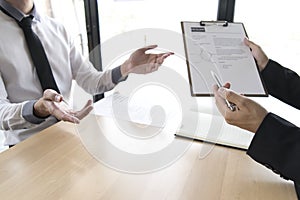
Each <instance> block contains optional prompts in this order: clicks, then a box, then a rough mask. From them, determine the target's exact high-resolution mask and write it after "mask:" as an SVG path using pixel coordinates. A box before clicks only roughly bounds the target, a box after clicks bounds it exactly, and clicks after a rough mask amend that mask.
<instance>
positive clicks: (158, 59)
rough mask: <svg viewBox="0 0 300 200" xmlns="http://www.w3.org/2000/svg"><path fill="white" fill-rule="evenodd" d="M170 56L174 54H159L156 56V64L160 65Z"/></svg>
mask: <svg viewBox="0 0 300 200" xmlns="http://www.w3.org/2000/svg"><path fill="white" fill-rule="evenodd" d="M171 55H174V53H173V52H168V53H161V54H158V55H157V56H158V58H157V63H158V64H162V63H163V62H164V60H165V59H166V58H167V57H169V56H171Z"/></svg>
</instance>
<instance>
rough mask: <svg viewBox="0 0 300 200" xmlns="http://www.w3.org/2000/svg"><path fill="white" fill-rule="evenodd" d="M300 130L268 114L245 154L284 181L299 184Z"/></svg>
mask: <svg viewBox="0 0 300 200" xmlns="http://www.w3.org/2000/svg"><path fill="white" fill-rule="evenodd" d="M299 152H300V128H299V127H297V126H295V125H294V124H292V123H290V122H288V121H286V120H284V119H282V118H281V117H279V116H277V115H275V114H273V113H269V114H268V115H267V116H266V117H265V118H264V120H263V122H262V123H261V125H260V126H259V128H258V130H257V132H256V133H255V135H254V138H253V140H252V142H251V144H250V146H249V149H248V151H247V154H248V155H249V156H251V158H253V159H254V160H256V161H257V162H259V163H261V164H263V165H265V166H266V167H268V168H270V169H272V170H273V171H274V172H275V173H278V174H280V175H281V176H282V177H284V178H286V179H291V180H293V181H294V182H296V183H299V184H300V173H299V169H300V154H299Z"/></svg>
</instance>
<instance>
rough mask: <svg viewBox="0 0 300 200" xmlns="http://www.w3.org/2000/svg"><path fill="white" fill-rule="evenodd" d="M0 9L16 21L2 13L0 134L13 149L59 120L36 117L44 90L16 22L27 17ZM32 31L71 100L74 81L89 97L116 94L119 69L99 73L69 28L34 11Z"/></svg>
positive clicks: (59, 86)
mask: <svg viewBox="0 0 300 200" xmlns="http://www.w3.org/2000/svg"><path fill="white" fill-rule="evenodd" d="M0 6H2V8H3V7H4V9H5V10H6V11H8V13H10V14H12V16H14V18H15V19H14V18H12V17H11V16H8V15H7V14H5V13H3V12H2V11H0V30H1V34H0V129H2V130H4V133H5V136H6V141H5V145H14V144H16V143H18V142H20V141H22V140H24V139H26V138H28V137H29V136H31V135H32V134H34V133H36V132H39V131H41V130H43V129H44V128H46V127H48V126H50V125H53V124H54V123H56V122H57V119H56V118H54V117H53V116H50V117H48V118H46V119H41V118H38V117H35V116H34V115H33V104H34V103H35V102H36V101H37V100H38V99H39V98H41V97H42V95H43V91H42V88H41V84H40V82H39V79H38V77H37V73H36V69H35V67H34V65H33V62H32V60H31V56H30V53H29V51H28V48H27V44H26V40H25V38H24V33H23V31H22V29H21V28H20V27H19V26H18V24H17V22H16V20H21V19H22V18H23V17H24V15H23V14H22V13H21V12H20V11H18V10H16V9H14V8H13V7H11V6H10V5H9V4H8V3H6V2H5V1H3V0H0ZM32 15H33V16H34V19H33V24H32V28H33V31H34V32H35V33H36V34H37V36H38V37H39V39H40V40H41V42H42V44H43V46H44V49H45V52H46V55H47V57H48V60H49V63H50V66H51V68H52V72H53V75H54V78H55V80H56V83H57V85H58V88H59V90H60V92H61V94H62V95H63V96H64V98H65V99H66V100H67V101H68V100H69V98H70V96H71V86H72V80H75V81H76V82H77V84H78V85H79V86H81V87H82V88H83V89H84V90H85V91H87V92H89V93H90V94H95V93H103V92H105V91H107V90H110V89H112V88H113V87H114V86H115V84H116V83H118V81H119V79H120V78H121V72H120V67H118V68H115V69H113V70H112V71H111V70H108V71H105V72H98V71H97V70H96V69H95V68H94V67H93V65H92V64H91V63H90V62H89V61H88V59H85V58H83V56H82V55H81V53H80V52H79V51H78V50H77V49H76V48H75V45H74V43H73V40H72V39H71V38H70V36H69V34H68V33H67V32H66V30H65V28H64V27H63V26H62V25H61V24H60V23H58V22H56V21H55V20H54V19H52V18H49V17H46V16H41V15H39V14H38V13H37V12H36V10H35V8H34V9H33V12H32Z"/></svg>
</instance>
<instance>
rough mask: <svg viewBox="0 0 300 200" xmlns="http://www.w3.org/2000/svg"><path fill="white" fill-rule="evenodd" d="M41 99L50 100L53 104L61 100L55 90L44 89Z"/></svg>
mask: <svg viewBox="0 0 300 200" xmlns="http://www.w3.org/2000/svg"><path fill="white" fill-rule="evenodd" d="M43 98H44V99H45V100H50V101H55V102H61V101H62V99H63V97H62V96H61V95H60V94H58V93H57V92H56V91H55V90H52V89H46V90H45V91H44V94H43Z"/></svg>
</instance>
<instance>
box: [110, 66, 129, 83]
mask: <svg viewBox="0 0 300 200" xmlns="http://www.w3.org/2000/svg"><path fill="white" fill-rule="evenodd" d="M127 77H128V76H125V77H122V73H121V66H119V67H116V68H114V69H112V72H111V79H112V82H113V83H114V84H118V83H120V82H122V81H125V80H126V79H127Z"/></svg>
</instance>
